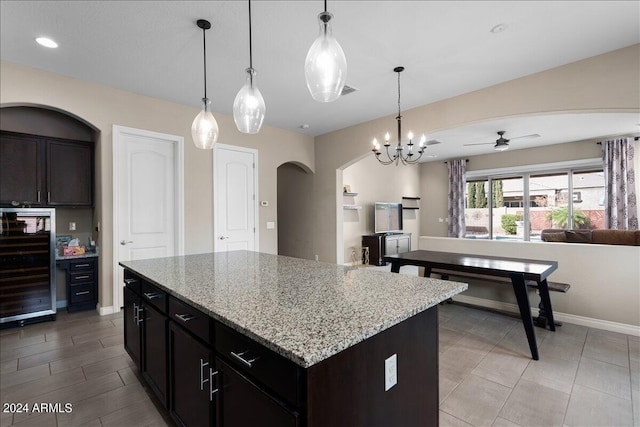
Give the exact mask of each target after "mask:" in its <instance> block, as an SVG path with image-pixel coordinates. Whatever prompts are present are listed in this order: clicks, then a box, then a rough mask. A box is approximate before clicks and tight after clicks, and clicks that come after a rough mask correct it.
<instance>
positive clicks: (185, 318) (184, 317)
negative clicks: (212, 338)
mask: <svg viewBox="0 0 640 427" xmlns="http://www.w3.org/2000/svg"><path fill="white" fill-rule="evenodd" d="M176 317H177V318H178V319H180V320H182V321H183V322H185V323H187V322H188V321H189V320H193V319H195V316H192V315H190V314H178V313H176Z"/></svg>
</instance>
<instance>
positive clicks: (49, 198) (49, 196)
mask: <svg viewBox="0 0 640 427" xmlns="http://www.w3.org/2000/svg"><path fill="white" fill-rule="evenodd" d="M47 203H51V191H47Z"/></svg>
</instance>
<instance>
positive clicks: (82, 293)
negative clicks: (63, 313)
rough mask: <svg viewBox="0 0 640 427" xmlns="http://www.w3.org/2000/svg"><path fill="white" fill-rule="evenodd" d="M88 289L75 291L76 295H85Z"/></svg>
mask: <svg viewBox="0 0 640 427" xmlns="http://www.w3.org/2000/svg"><path fill="white" fill-rule="evenodd" d="M88 293H89V291H82V292H76V295H86V294H88Z"/></svg>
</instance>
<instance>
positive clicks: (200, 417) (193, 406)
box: [169, 322, 219, 426]
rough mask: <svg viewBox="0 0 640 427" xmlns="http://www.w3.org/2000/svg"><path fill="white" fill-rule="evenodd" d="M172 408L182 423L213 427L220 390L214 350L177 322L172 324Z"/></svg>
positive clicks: (178, 420) (174, 416) (170, 354)
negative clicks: (217, 385) (213, 355)
mask: <svg viewBox="0 0 640 427" xmlns="http://www.w3.org/2000/svg"><path fill="white" fill-rule="evenodd" d="M169 360H170V362H169V363H170V364H169V373H170V383H171V391H170V397H169V411H170V413H171V416H172V418H173V419H174V420H175V421H176V423H177V424H178V425H181V426H214V425H216V422H215V413H216V411H215V407H216V405H215V402H216V399H217V397H218V396H217V394H218V393H219V389H217V387H216V384H217V383H218V378H217V375H218V374H217V371H216V369H215V368H214V366H213V363H214V359H213V357H212V351H211V350H210V349H209V347H208V346H207V345H205V344H204V343H203V342H201V341H200V340H199V339H197V338H196V337H195V336H193V335H192V334H191V333H189V332H187V330H185V329H183V328H182V327H181V326H178V325H177V324H176V323H175V322H170V325H169Z"/></svg>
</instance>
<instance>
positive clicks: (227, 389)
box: [216, 358, 299, 427]
mask: <svg viewBox="0 0 640 427" xmlns="http://www.w3.org/2000/svg"><path fill="white" fill-rule="evenodd" d="M216 364H217V366H218V369H219V375H220V383H221V390H222V391H223V392H222V395H221V396H220V400H221V405H220V406H221V411H220V412H221V417H220V426H224V427H245V426H258V425H259V426H263V427H296V426H298V425H299V417H298V414H297V413H295V412H293V411H289V410H287V409H285V407H284V406H283V405H282V403H281V402H278V401H277V400H276V399H274V398H273V397H272V396H271V395H269V394H268V393H265V392H264V391H262V390H261V389H260V387H259V386H258V385H256V384H255V383H254V382H252V381H251V380H250V379H249V378H247V377H246V376H245V375H243V374H242V373H240V372H239V371H237V370H235V369H234V368H232V367H231V366H229V365H228V364H226V363H225V362H223V361H222V360H220V359H218V358H216ZM249 408H250V409H249Z"/></svg>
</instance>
